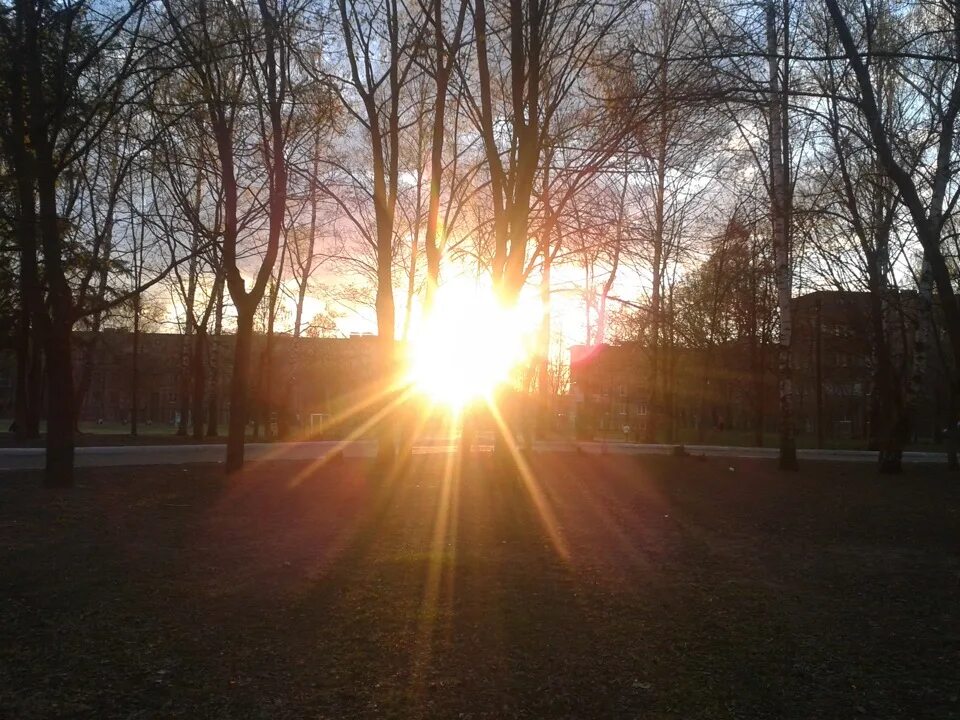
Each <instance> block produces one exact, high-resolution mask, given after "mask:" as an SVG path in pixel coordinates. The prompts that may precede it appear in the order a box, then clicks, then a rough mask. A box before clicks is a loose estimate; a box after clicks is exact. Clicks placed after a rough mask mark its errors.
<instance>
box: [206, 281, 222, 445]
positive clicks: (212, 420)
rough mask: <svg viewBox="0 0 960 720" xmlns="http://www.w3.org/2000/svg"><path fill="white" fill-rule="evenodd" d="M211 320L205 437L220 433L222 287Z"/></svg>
mask: <svg viewBox="0 0 960 720" xmlns="http://www.w3.org/2000/svg"><path fill="white" fill-rule="evenodd" d="M216 303H217V305H216V308H215V309H214V320H213V346H212V347H211V349H210V406H209V408H208V410H207V437H217V435H219V433H220V387H221V385H220V343H221V335H222V333H223V285H222V284H221V285H220V287H219V288H218V290H217V299H216Z"/></svg>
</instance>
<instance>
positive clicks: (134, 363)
mask: <svg viewBox="0 0 960 720" xmlns="http://www.w3.org/2000/svg"><path fill="white" fill-rule="evenodd" d="M140 305H141V298H140V293H137V294H136V295H135V296H134V297H133V355H132V357H131V367H130V434H131V435H132V436H133V437H136V436H137V432H138V428H137V424H138V420H139V417H140V312H141V310H140Z"/></svg>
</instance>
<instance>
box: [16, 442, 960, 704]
mask: <svg viewBox="0 0 960 720" xmlns="http://www.w3.org/2000/svg"><path fill="white" fill-rule="evenodd" d="M452 457H453V456H449V457H443V456H415V457H414V458H413V459H412V460H411V461H410V465H409V466H407V467H406V468H404V470H403V471H401V472H395V473H383V472H378V471H376V470H375V469H373V468H372V467H371V466H370V465H368V464H366V463H363V462H361V461H353V460H345V461H341V462H340V463H338V464H333V465H330V466H328V467H325V468H321V469H314V470H311V469H310V468H308V467H307V466H305V465H303V464H298V463H272V464H261V465H259V466H257V467H255V468H252V469H251V470H250V472H248V473H247V474H246V475H245V476H244V477H241V478H234V479H231V480H226V479H225V478H224V477H223V476H222V475H221V472H222V471H221V470H220V469H218V468H215V467H213V466H191V467H176V466H165V467H151V468H110V469H97V470H82V471H78V486H77V487H76V488H74V489H72V490H70V491H66V492H59V493H52V492H50V491H44V490H42V489H40V478H39V476H38V475H33V474H22V475H19V476H14V475H12V474H6V475H0V716H2V717H4V718H6V717H9V718H17V719H18V720H19V719H24V720H29V719H31V718H264V719H267V718H269V719H274V718H355V717H360V718H379V717H384V718H474V719H476V718H621V717H623V718H797V719H800V718H858V717H865V718H951V717H960V700H958V695H960V606H958V600H960V561H958V554H957V553H958V547H960V543H958V540H960V535H958V529H960V482H958V478H957V477H956V476H953V475H949V474H947V473H946V472H945V471H942V470H939V469H932V468H922V467H913V468H910V469H909V471H908V472H907V473H905V474H904V475H902V476H899V477H893V478H891V477H878V476H877V475H876V474H875V472H874V470H873V468H872V467H871V466H853V465H848V464H843V465H829V464H814V463H805V464H804V468H803V471H802V472H801V473H799V474H793V475H782V474H779V473H777V472H776V471H775V470H774V469H773V464H772V463H767V462H761V461H749V462H748V461H743V460H737V461H732V462H731V461H729V460H698V459H693V458H670V457H644V458H624V457H616V456H609V457H601V456H581V455H574V454H566V455H561V454H557V455H548V454H542V455H537V456H534V457H533V458H531V460H530V463H531V465H530V470H531V477H532V478H533V480H528V481H524V480H523V479H521V478H518V477H509V476H503V475H500V474H497V473H495V472H493V469H492V465H491V463H492V459H491V458H490V456H485V457H481V458H476V457H474V458H471V459H469V460H468V462H467V463H466V464H465V465H464V467H462V468H457V467H456V466H451V465H448V463H452V462H453V460H452Z"/></svg>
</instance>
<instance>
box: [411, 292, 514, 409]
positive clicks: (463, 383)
mask: <svg viewBox="0 0 960 720" xmlns="http://www.w3.org/2000/svg"><path fill="white" fill-rule="evenodd" d="M523 320H524V318H523V313H522V311H521V309H520V308H517V307H512V308H510V307H504V306H503V304H502V303H500V302H498V300H497V298H496V297H495V295H494V293H493V292H492V291H491V290H490V289H489V288H483V287H479V286H476V285H473V284H471V283H469V282H455V283H451V284H447V285H443V286H441V287H440V288H439V289H438V290H437V295H436V298H435V301H434V307H433V310H432V312H430V314H429V315H428V316H427V317H425V318H423V320H422V321H421V323H420V325H419V326H418V327H417V328H416V329H415V332H413V334H412V336H411V339H410V343H409V346H408V353H409V355H408V362H409V371H408V380H409V382H410V383H411V384H412V385H413V386H414V388H415V389H416V390H417V391H419V392H420V393H422V394H423V395H425V396H426V397H427V398H428V399H429V400H430V401H431V402H433V403H435V404H440V405H444V406H447V407H448V408H450V409H452V410H454V411H459V410H462V409H463V407H464V406H466V405H467V404H469V403H470V402H471V401H473V400H477V399H482V398H489V397H490V396H491V395H492V394H493V392H494V391H495V390H496V389H497V387H498V386H499V385H501V384H503V383H506V382H507V381H508V380H509V379H510V376H511V374H512V373H513V371H514V370H515V369H516V368H517V367H519V366H520V365H521V364H522V363H523V361H524V360H525V359H526V358H527V357H528V356H529V351H528V345H527V333H526V332H525V331H526V324H525V323H524V321H523Z"/></svg>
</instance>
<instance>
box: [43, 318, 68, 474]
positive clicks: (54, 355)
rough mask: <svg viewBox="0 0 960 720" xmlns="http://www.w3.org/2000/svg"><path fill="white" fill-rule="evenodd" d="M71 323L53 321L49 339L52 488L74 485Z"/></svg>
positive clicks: (49, 471)
mask: <svg viewBox="0 0 960 720" xmlns="http://www.w3.org/2000/svg"><path fill="white" fill-rule="evenodd" d="M70 330H71V327H70V323H69V322H63V321H62V320H60V321H59V322H55V323H53V324H51V327H50V333H49V338H48V341H47V387H48V388H49V395H48V403H49V405H48V410H47V463H46V475H45V484H46V485H47V486H48V487H70V486H71V485H73V447H74V422H73V419H74V409H73V405H74V388H73V362H72V360H71V347H70Z"/></svg>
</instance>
